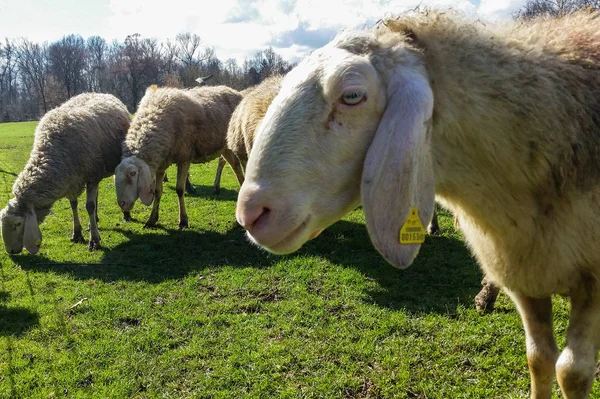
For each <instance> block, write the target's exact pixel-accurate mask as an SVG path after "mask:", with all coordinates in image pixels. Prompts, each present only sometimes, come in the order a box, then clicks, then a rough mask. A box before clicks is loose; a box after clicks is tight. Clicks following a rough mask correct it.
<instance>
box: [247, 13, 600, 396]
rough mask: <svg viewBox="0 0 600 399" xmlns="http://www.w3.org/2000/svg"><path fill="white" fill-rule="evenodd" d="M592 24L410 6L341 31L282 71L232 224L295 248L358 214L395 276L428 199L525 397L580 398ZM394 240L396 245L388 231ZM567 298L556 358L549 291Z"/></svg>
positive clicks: (591, 286)
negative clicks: (489, 312) (525, 386)
mask: <svg viewBox="0 0 600 399" xmlns="http://www.w3.org/2000/svg"><path fill="white" fill-rule="evenodd" d="M598 49H600V18H599V16H598V14H586V13H576V14H573V15H569V16H565V17H563V18H560V19H556V20H534V21H531V22H521V23H516V22H511V23H508V24H505V25H489V26H483V24H479V23H477V24H476V23H468V22H465V21H463V20H462V18H461V17H460V16H456V15H454V14H453V13H446V14H442V13H439V12H432V11H429V12H424V13H418V12H417V13H414V14H411V15H404V16H400V17H398V18H396V19H389V20H387V21H385V22H384V23H382V24H379V25H378V26H376V27H374V28H372V29H366V30H363V31H354V32H345V33H342V34H340V35H338V36H337V37H336V38H335V39H334V40H333V41H332V42H330V43H329V44H327V45H326V46H324V47H323V48H321V49H319V50H316V51H314V52H313V53H312V54H311V55H309V56H308V57H307V58H306V59H304V60H303V61H302V62H301V63H300V64H299V65H298V66H297V67H296V68H294V69H293V70H292V71H290V72H289V73H288V75H286V77H285V78H284V80H283V82H282V88H281V90H280V92H279V93H278V95H277V97H276V98H275V99H274V100H273V103H272V104H271V105H270V106H269V109H268V111H267V113H266V115H265V118H264V119H263V121H262V123H261V124H260V126H259V128H258V132H257V135H256V136H257V138H256V141H255V143H254V148H253V154H252V157H250V159H249V161H248V165H247V169H246V176H245V182H244V184H243V186H242V188H241V189H240V193H239V197H238V203H237V209H236V216H237V220H238V222H239V223H240V224H241V225H242V226H243V227H244V228H246V230H247V231H248V236H249V238H250V240H252V241H253V242H254V243H256V244H258V245H260V246H262V247H263V248H266V249H267V250H268V251H270V252H272V253H275V254H286V253H291V252H294V251H296V250H297V249H298V248H300V247H301V246H302V245H303V244H304V243H305V242H306V241H307V240H309V239H313V238H315V237H316V236H318V235H319V233H320V232H321V231H322V230H323V229H324V228H327V227H328V226H329V225H331V224H332V223H334V222H336V221H337V220H339V219H340V218H341V217H343V216H344V215H345V214H346V213H347V212H349V211H350V210H352V209H354V208H355V207H356V206H357V205H358V204H360V203H362V206H363V210H364V212H365V217H366V225H367V230H368V233H369V236H370V238H371V241H372V243H373V244H374V246H375V247H376V248H377V250H378V251H379V252H380V253H381V254H382V256H383V257H384V258H385V259H386V260H387V261H388V262H389V263H391V264H392V265H394V266H396V267H398V268H406V267H408V266H409V265H410V264H411V263H412V262H413V260H414V258H415V256H416V255H417V253H418V251H419V248H420V243H421V242H422V241H423V239H424V233H423V225H426V223H427V222H429V220H430V219H431V216H432V213H433V209H434V200H435V199H437V200H438V201H439V202H440V204H441V205H442V206H444V207H445V208H448V209H449V210H451V211H452V212H453V214H455V215H457V216H458V218H459V220H460V227H461V230H462V231H463V234H464V237H465V240H466V242H467V244H468V246H469V248H470V249H471V251H472V252H473V254H474V255H475V258H476V259H477V261H478V263H479V264H480V266H481V267H482V269H483V272H484V275H485V276H486V277H487V278H488V279H489V280H490V281H491V282H493V283H494V284H496V285H497V286H499V287H503V288H504V290H505V291H506V292H507V293H508V294H509V296H510V297H511V299H512V300H513V301H514V303H515V304H516V307H517V309H518V311H519V313H520V315H521V318H522V321H523V324H524V329H525V335H526V349H527V350H526V353H527V360H528V364H529V369H530V375H531V397H533V398H550V397H551V390H552V382H553V380H554V377H555V376H556V378H557V379H558V383H559V386H560V388H561V390H562V393H563V395H564V397H566V398H585V397H589V394H590V391H591V388H592V384H593V381H594V365H595V359H596V356H597V352H598V348H599V346H600V250H599V249H598V246H597V244H598V242H599V240H600V232H599V230H598V228H597V226H598V223H599V222H600V207H599V206H598V204H599V203H600V157H599V156H598V154H600V97H599V96H598V93H600V51H599V50H598ZM400 232H402V234H400ZM555 294H561V295H565V296H568V297H570V301H571V319H570V323H569V327H568V330H567V340H566V346H565V348H564V349H563V351H562V353H561V354H560V355H559V353H558V348H557V346H556V343H555V340H554V336H553V328H552V318H553V317H552V316H553V315H552V302H551V296H552V295H555Z"/></svg>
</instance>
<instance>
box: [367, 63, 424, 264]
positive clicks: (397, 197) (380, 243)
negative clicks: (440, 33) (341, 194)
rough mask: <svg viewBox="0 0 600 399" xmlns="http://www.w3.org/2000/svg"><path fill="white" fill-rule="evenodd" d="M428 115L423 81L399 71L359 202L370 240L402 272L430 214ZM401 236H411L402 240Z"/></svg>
mask: <svg viewBox="0 0 600 399" xmlns="http://www.w3.org/2000/svg"><path fill="white" fill-rule="evenodd" d="M432 112H433V93H432V91H431V87H430V86H429V83H428V82H427V79H426V78H425V77H423V76H422V75H421V74H419V73H417V72H415V71H410V70H407V69H406V68H397V69H396V70H395V71H394V72H393V75H392V76H391V79H390V80H389V83H388V101H387V106H386V109H385V111H384V113H383V116H382V118H381V120H380V122H379V126H378V128H377V132H376V133H375V137H374V138H373V142H372V143H371V146H370V147H369V150H368V152H367V156H366V158H365V162H364V168H363V175H362V183H361V197H362V204H363V210H364V212H365V218H366V222H367V229H368V231H369V236H370V237H371V241H372V242H373V245H374V246H375V248H377V250H378V251H379V252H380V253H381V254H382V255H383V256H384V257H385V259H386V260H387V261H388V262H390V263H391V264H392V265H394V266H395V267H398V268H401V269H404V268H406V267H408V266H410V264H411V263H412V261H413V259H414V258H415V256H416V255H417V253H418V252H419V248H420V246H421V243H422V242H423V241H424V239H425V234H424V233H425V230H424V228H425V227H426V226H427V225H428V224H429V222H430V221H431V218H432V215H433V211H434V205H435V183H434V176H433V164H432V159H431V149H430V137H429V136H430V134H429V124H430V119H431V116H432ZM419 221H420V223H419ZM419 224H420V225H419ZM403 227H404V228H405V229H406V227H409V229H408V231H406V230H405V229H403ZM401 230H403V233H409V234H408V235H404V234H403V235H402V237H401ZM415 232H416V233H415ZM410 233H413V234H410Z"/></svg>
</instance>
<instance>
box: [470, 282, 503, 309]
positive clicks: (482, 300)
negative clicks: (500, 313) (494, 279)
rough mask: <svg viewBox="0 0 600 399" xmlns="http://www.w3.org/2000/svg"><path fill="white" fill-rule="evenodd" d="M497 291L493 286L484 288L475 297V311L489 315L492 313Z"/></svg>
mask: <svg viewBox="0 0 600 399" xmlns="http://www.w3.org/2000/svg"><path fill="white" fill-rule="evenodd" d="M498 291H499V290H498V289H497V288H496V287H493V286H491V287H490V286H488V285H486V286H484V287H483V289H482V290H481V291H480V292H479V294H477V296H476V297H475V309H477V311H478V312H485V313H491V312H493V311H494V306H495V305H496V297H497V296H498Z"/></svg>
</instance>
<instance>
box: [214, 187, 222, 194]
mask: <svg viewBox="0 0 600 399" xmlns="http://www.w3.org/2000/svg"><path fill="white" fill-rule="evenodd" d="M214 191H215V195H219V194H220V193H221V187H214Z"/></svg>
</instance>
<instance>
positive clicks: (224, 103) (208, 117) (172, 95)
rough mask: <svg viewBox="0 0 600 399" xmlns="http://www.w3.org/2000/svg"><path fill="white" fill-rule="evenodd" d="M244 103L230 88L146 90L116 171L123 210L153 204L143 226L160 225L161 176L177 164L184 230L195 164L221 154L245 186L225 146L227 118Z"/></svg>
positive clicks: (182, 226)
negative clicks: (188, 181) (189, 177)
mask: <svg viewBox="0 0 600 399" xmlns="http://www.w3.org/2000/svg"><path fill="white" fill-rule="evenodd" d="M241 98H242V96H241V94H240V93H239V92H237V91H235V90H233V89H231V88H229V87H226V86H205V87H196V88H193V89H189V90H182V89H175V88H156V87H150V88H148V89H147V90H146V94H145V95H144V97H143V98H142V100H141V101H140V105H139V107H138V111H137V113H136V115H135V117H134V118H133V121H132V122H131V127H130V128H129V131H128V133H127V136H126V138H125V143H124V148H123V159H122V160H121V163H120V164H119V165H118V166H117V168H116V170H115V175H116V185H115V186H116V191H117V201H118V203H119V206H120V207H121V209H123V210H125V211H129V210H131V209H132V208H133V205H134V204H135V201H136V200H137V198H138V196H139V198H140V200H141V201H142V203H144V204H145V205H150V204H151V203H152V202H154V204H153V207H152V213H151V214H150V217H149V218H148V221H147V222H146V224H145V227H152V226H154V225H156V222H157V221H158V209H159V204H160V198H161V196H162V186H163V177H164V174H165V170H166V169H167V167H169V166H170V165H171V164H173V163H175V164H177V182H176V186H175V187H176V191H177V196H178V197H179V228H180V229H182V228H184V227H187V226H188V216H187V212H186V209H185V202H184V198H183V190H184V184H185V180H186V177H187V175H188V171H189V168H190V164H191V163H202V162H209V161H211V160H213V159H215V158H217V157H218V156H220V155H223V157H225V159H226V160H227V161H228V162H229V163H230V164H231V165H232V168H233V170H234V172H235V173H236V176H237V177H238V180H239V181H240V185H241V183H242V182H243V174H242V170H241V167H240V165H239V162H237V159H236V158H235V156H234V155H233V153H232V152H231V151H229V150H228V149H227V148H226V144H225V143H226V134H227V125H228V123H229V119H230V118H231V114H232V113H233V110H234V109H235V107H236V106H237V104H238V103H239V102H240V100H241ZM219 177H220V176H219V175H218V176H217V178H219Z"/></svg>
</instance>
